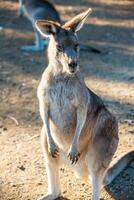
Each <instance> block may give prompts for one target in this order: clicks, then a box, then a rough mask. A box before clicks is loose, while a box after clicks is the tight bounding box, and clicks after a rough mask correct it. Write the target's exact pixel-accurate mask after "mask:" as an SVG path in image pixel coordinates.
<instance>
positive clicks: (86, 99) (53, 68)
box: [36, 8, 134, 200]
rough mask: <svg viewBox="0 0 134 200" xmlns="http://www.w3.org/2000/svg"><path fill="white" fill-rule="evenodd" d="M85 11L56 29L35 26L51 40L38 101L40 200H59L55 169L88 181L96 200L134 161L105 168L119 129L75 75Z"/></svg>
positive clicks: (49, 24) (42, 23)
mask: <svg viewBox="0 0 134 200" xmlns="http://www.w3.org/2000/svg"><path fill="white" fill-rule="evenodd" d="M90 13H91V9H90V8H89V9H88V10H86V11H85V12H82V13H81V14H79V15H77V16H76V17H74V18H73V19H72V20H70V21H68V22H66V23H65V24H64V25H60V24H59V23H57V22H54V21H47V20H38V21H36V28H37V30H38V31H39V32H40V33H41V35H42V36H43V37H46V36H49V38H50V42H49V46H48V59H49V64H48V67H47V68H46V69H45V71H44V73H43V75H42V78H41V82H40V84H39V87H38V90H37V95H38V99H39V107H40V115H41V118H42V121H43V127H42V130H41V145H42V149H43V153H44V158H45V164H46V171H47V176H48V193H47V195H46V196H44V197H42V198H41V199H40V200H54V199H56V198H58V197H59V196H61V186H60V180H59V168H60V166H61V165H62V164H63V163H65V164H67V165H68V166H70V167H71V168H72V169H73V170H74V171H75V172H76V173H77V175H78V176H80V177H82V178H85V179H87V180H88V179H89V174H90V175H91V183H92V200H99V198H100V191H101V188H102V186H104V185H107V184H110V182H111V181H112V180H113V179H114V178H115V177H116V176H117V175H118V174H119V173H120V172H121V171H122V170H123V169H124V168H125V167H126V166H127V165H128V163H129V162H131V161H132V160H134V151H133V150H132V151H130V152H128V153H127V154H125V155H123V156H122V157H120V158H119V159H118V160H116V162H115V163H114V164H113V165H112V166H110V167H109V164H110V162H111V159H112V157H113V155H114V153H115V151H116V149H117V146H118V141H119V138H118V124H117V121H116V119H115V117H114V116H113V115H112V114H111V113H110V112H109V111H108V110H107V108H106V107H105V105H104V103H103V101H102V100H101V99H100V98H99V97H98V96H97V95H96V94H95V93H93V92H92V91H91V90H90V89H89V88H88V87H87V86H86V84H85V82H84V79H83V77H82V75H81V72H80V69H79V63H78V58H79V40H78V37H77V32H78V31H79V30H80V29H81V28H82V27H83V25H84V22H85V20H86V18H87V17H88V15H89V14H90Z"/></svg>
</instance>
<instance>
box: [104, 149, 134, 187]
mask: <svg viewBox="0 0 134 200" xmlns="http://www.w3.org/2000/svg"><path fill="white" fill-rule="evenodd" d="M132 161H134V150H132V151H129V152H127V153H125V154H123V155H121V156H120V157H119V158H117V159H116V160H115V161H113V162H112V164H111V166H109V168H108V170H107V173H106V175H105V177H104V180H103V185H104V186H105V185H109V184H110V183H111V182H112V181H113V180H114V179H115V178H116V177H117V176H118V175H119V174H120V172H121V171H123V170H124V169H125V168H126V167H127V166H128V164H129V163H130V162H132Z"/></svg>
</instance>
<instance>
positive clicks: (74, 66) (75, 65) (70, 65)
mask: <svg viewBox="0 0 134 200" xmlns="http://www.w3.org/2000/svg"><path fill="white" fill-rule="evenodd" d="M69 67H70V68H76V67H77V62H75V61H72V62H70V63H69Z"/></svg>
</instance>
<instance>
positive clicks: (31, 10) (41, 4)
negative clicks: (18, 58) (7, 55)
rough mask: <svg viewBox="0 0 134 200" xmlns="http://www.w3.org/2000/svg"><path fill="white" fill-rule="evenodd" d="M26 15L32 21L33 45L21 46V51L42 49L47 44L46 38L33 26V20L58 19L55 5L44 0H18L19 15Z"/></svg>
mask: <svg viewBox="0 0 134 200" xmlns="http://www.w3.org/2000/svg"><path fill="white" fill-rule="evenodd" d="M23 15H24V16H26V17H27V18H28V19H29V21H30V22H31V23H32V26H33V29H34V33H35V45H32V46H23V47H21V48H20V49H21V50H22V51H43V50H44V46H46V45H48V39H47V38H44V39H43V38H42V37H41V35H40V34H39V32H38V31H37V30H36V28H35V21H36V20H38V19H45V20H48V19H49V20H53V21H57V22H59V23H60V22H61V21H60V16H59V14H58V12H57V11H56V9H55V7H54V6H53V5H52V4H51V3H49V2H48V1H45V0H19V16H20V17H21V16H23Z"/></svg>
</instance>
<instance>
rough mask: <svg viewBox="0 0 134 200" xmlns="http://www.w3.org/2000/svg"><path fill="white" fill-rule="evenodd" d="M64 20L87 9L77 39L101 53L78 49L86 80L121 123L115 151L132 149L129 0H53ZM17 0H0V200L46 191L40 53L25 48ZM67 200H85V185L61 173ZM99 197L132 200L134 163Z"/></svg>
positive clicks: (133, 51)
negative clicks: (89, 11)
mask: <svg viewBox="0 0 134 200" xmlns="http://www.w3.org/2000/svg"><path fill="white" fill-rule="evenodd" d="M52 2H53V3H55V5H56V7H57V9H58V11H59V12H60V13H61V17H62V19H63V20H68V19H70V18H71V17H72V16H74V15H75V14H76V13H79V12H80V11H83V10H84V9H86V8H87V7H92V8H93V13H92V15H91V17H89V19H88V20H87V23H86V25H85V27H84V29H83V30H82V31H81V32H80V34H79V37H80V39H81V41H82V42H83V43H86V44H89V45H90V46H94V47H96V48H98V49H100V50H101V52H102V53H101V54H95V53H91V52H81V53H80V63H81V71H82V73H83V74H84V76H85V80H86V83H87V85H88V86H89V87H90V88H91V89H92V90H93V91H94V92H96V93H97V94H98V95H100V96H101V98H102V99H103V100H104V102H105V104H106V105H107V106H108V108H109V109H110V110H111V112H113V113H114V114H115V115H116V117H117V119H118V121H119V136H120V143H119V147H118V150H117V152H116V155H115V157H116V156H118V155H119V154H121V153H123V152H127V151H128V150H130V149H132V148H134V1H132V0H129V1H128V0H118V1H116V0H108V1H106V0H105V1H104V0H94V1H92V0H81V1H80V0H77V1H71V0H68V1H62V0H55V1H54V0H53V1H52ZM17 8H18V3H17V1H13V0H12V1H11V0H0V26H1V27H3V29H2V28H1V29H0V200H36V199H37V198H38V197H40V196H42V195H43V194H45V193H46V192H47V177H46V171H45V168H44V162H43V156H42V152H41V148H40V139H39V135H40V129H41V125H42V123H41V120H40V117H39V111H38V101H37V97H36V89H37V86H38V83H39V80H40V77H41V74H42V72H43V70H44V68H45V67H46V66H47V58H46V53H45V52H43V53H24V52H21V51H20V50H19V47H20V46H22V45H25V44H31V43H32V42H33V32H32V28H31V24H30V23H29V22H28V21H27V19H25V18H22V19H19V18H18V16H17ZM60 172H61V173H60V176H61V183H62V188H63V196H64V197H65V198H61V199H64V200H65V199H66V200H69V199H70V200H82V199H84V200H88V199H90V197H91V186H90V183H87V182H84V181H83V180H79V179H76V178H75V176H74V173H73V172H72V171H71V170H70V169H69V168H67V167H65V168H64V169H61V170H60ZM101 198H102V199H104V200H134V163H132V164H131V165H130V166H129V167H128V168H127V169H126V170H125V171H124V172H123V173H121V174H120V176H119V177H118V178H116V180H115V181H114V182H113V183H112V184H111V185H110V186H109V187H107V188H105V189H103V190H102V193H101Z"/></svg>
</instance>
